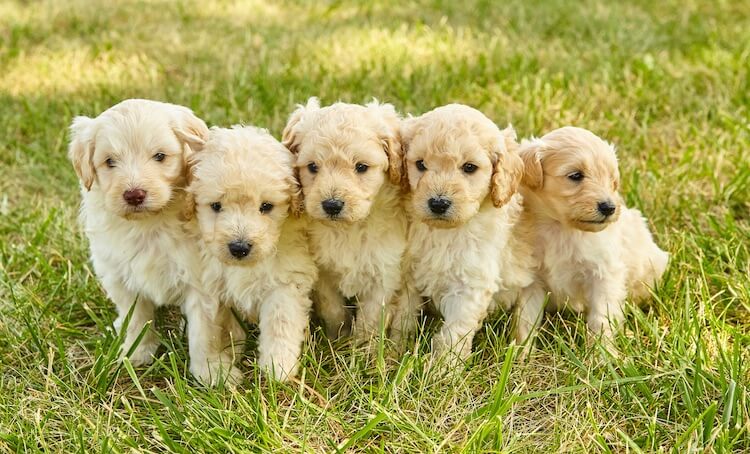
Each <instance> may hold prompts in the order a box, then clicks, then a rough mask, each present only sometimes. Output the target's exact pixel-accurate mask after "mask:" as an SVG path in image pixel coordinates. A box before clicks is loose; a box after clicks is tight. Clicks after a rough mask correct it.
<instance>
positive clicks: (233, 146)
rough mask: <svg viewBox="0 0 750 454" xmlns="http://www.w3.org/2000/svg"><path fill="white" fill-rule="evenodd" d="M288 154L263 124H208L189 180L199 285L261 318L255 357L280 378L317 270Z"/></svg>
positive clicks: (299, 336) (289, 368)
mask: <svg viewBox="0 0 750 454" xmlns="http://www.w3.org/2000/svg"><path fill="white" fill-rule="evenodd" d="M293 161H294V159H293V156H292V154H291V153H290V152H289V150H287V149H286V148H285V147H284V146H283V145H282V144H281V143H280V142H278V141H277V140H276V139H274V138H273V137H272V136H271V135H270V134H269V133H268V132H267V131H265V130H262V129H257V128H253V127H238V126H235V127H233V128H232V129H224V128H212V129H211V133H210V137H209V139H208V141H207V142H206V145H205V147H204V148H203V149H202V150H201V152H200V153H197V154H195V155H194V156H193V158H191V169H192V172H191V173H192V176H191V183H190V186H189V187H188V193H189V195H190V197H191V200H192V202H193V203H192V210H191V211H189V212H188V214H187V216H188V217H191V216H192V212H193V211H194V213H195V216H196V218H197V228H198V231H199V241H198V246H199V248H200V250H201V251H203V257H204V262H203V265H202V271H203V272H202V277H201V282H202V283H203V286H204V289H205V291H206V292H207V293H208V294H210V295H214V296H215V297H216V298H218V299H220V300H221V301H224V302H227V303H231V304H234V306H235V307H236V308H237V309H238V310H239V311H240V312H241V313H242V314H243V315H244V316H245V317H246V318H247V319H248V320H250V321H252V322H255V323H257V324H258V325H259V327H260V338H259V341H258V344H259V345H258V350H259V355H258V363H259V364H260V366H261V368H263V369H264V370H266V371H268V372H269V373H271V374H272V375H273V376H274V377H275V378H277V379H279V380H285V379H287V378H290V377H292V376H294V375H295V374H296V373H297V368H298V363H299V356H300V352H301V349H302V343H303V341H304V338H305V333H306V331H307V328H308V325H309V322H310V317H309V313H310V310H311V308H312V302H311V301H310V292H311V291H312V286H313V284H314V282H315V279H316V277H317V269H316V267H315V263H314V262H313V260H312V256H311V255H310V252H309V249H308V244H307V238H306V235H305V232H304V221H303V219H300V218H299V217H298V216H297V214H298V213H297V211H298V208H299V202H298V200H297V196H298V193H299V185H298V183H297V181H296V180H295V178H294V166H293ZM290 211H291V212H295V215H294V216H289V213H290Z"/></svg>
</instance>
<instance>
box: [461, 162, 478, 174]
mask: <svg viewBox="0 0 750 454" xmlns="http://www.w3.org/2000/svg"><path fill="white" fill-rule="evenodd" d="M461 168H462V169H463V170H464V172H466V173H474V172H476V171H477V169H478V167H477V166H476V164H472V163H470V162H467V163H466V164H464V165H463V166H462V167H461Z"/></svg>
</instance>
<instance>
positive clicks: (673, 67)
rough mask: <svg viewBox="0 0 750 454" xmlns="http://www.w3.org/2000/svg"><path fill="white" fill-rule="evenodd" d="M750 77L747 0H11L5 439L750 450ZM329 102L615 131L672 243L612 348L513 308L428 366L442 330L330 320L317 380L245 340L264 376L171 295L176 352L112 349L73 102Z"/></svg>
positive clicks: (0, 19) (4, 81)
mask: <svg viewBox="0 0 750 454" xmlns="http://www.w3.org/2000/svg"><path fill="white" fill-rule="evenodd" d="M749 72H750V3H749V2H747V1H709V0H683V1H672V0H670V1H663V2H659V1H634V2H609V1H603V0H602V1H595V0H585V1H583V2H566V1H563V0H544V1H538V2H524V1H521V0H511V1H507V2H490V1H466V2H461V1H456V2H451V1H443V0H436V1H427V0H424V1H420V2H417V3H414V4H406V3H405V2H401V1H387V0H379V1H377V2H374V3H371V2H366V1H359V2H352V3H349V2H343V1H334V2H325V3H317V2H316V3H312V2H282V3H277V2H271V1H268V2H264V1H237V2H224V1H222V2H208V1H194V2H193V1H180V2H171V1H117V2H113V1H104V0H96V1H93V0H91V1H89V0H80V1H78V0H76V1H53V0H41V1H31V2H27V1H23V2H20V1H19V2H13V1H7V0H6V1H2V2H0V451H3V452H5V451H7V452H12V451H36V450H42V451H52V452H74V451H76V452H88V451H92V452H93V451H115V452H120V451H131V450H138V451H153V452H162V451H220V452H225V451H233V452H240V451H245V452H257V451H309V452H321V451H337V450H339V451H343V452H355V451H356V452H359V451H366V452H378V451H386V452H406V451H412V452H437V451H449V452H459V451H462V452H480V451H493V452H497V451H503V452H586V453H588V452H679V453H684V452H732V451H734V452H750V390H748V385H749V384H750V366H749V365H748V361H750V240H749V238H750V151H749V150H750V79H749V78H748V73H749ZM313 95H315V96H319V97H320V98H321V99H322V101H323V102H325V103H327V102H333V101H336V100H339V99H340V100H344V101H349V102H357V103H359V102H365V101H368V100H370V99H371V98H372V97H376V98H378V99H380V100H383V101H387V102H391V103H393V104H394V105H395V106H396V107H397V108H398V109H399V110H400V111H401V112H404V113H414V114H419V113H422V112H425V111H427V110H429V109H431V108H433V107H434V106H437V105H441V104H445V103H449V102H462V103H466V104H470V105H472V106H475V107H477V108H478V109H480V110H482V111H483V112H485V113H486V114H487V115H488V116H489V117H490V118H493V119H494V120H495V121H496V122H498V123H499V124H501V125H504V124H506V123H508V122H512V123H513V125H514V126H515V127H516V129H517V131H518V133H519V135H520V136H521V137H524V136H530V135H541V134H543V133H544V132H546V131H549V130H550V129H552V128H556V127H559V126H562V125H566V124H575V125H579V126H583V127H586V128H588V129H591V130H593V131H594V132H596V133H598V134H599V135H602V136H604V137H606V138H608V139H609V140H611V141H613V142H614V143H616V144H617V146H618V150H619V157H620V165H621V171H622V175H623V178H622V187H623V194H624V196H625V197H626V199H627V201H628V204H629V205H631V206H636V207H638V208H640V209H641V210H643V211H644V212H645V213H646V214H647V215H648V217H649V220H650V223H651V226H652V229H653V231H654V233H655V237H656V239H657V242H658V243H659V244H660V245H661V246H662V247H663V248H664V249H666V250H668V251H669V252H670V253H671V254H672V258H671V263H670V266H669V269H668V270H667V273H666V276H665V280H664V282H663V283H662V285H660V286H659V287H658V288H656V289H654V298H653V301H652V302H651V303H650V304H649V305H648V306H647V307H645V308H642V309H639V308H629V309H628V311H627V316H628V319H627V323H626V326H625V330H624V333H623V335H622V336H621V337H619V338H618V339H617V342H616V345H617V348H618V350H619V351H620V355H619V357H613V356H610V355H609V354H607V353H606V352H605V351H604V350H603V349H602V348H601V347H597V346H593V347H588V346H587V343H586V342H585V324H584V323H582V321H581V320H578V319H577V318H576V317H572V316H569V315H562V316H553V317H548V320H547V321H546V322H545V324H544V325H543V327H542V332H541V334H540V338H539V339H538V341H537V348H536V349H535V351H534V352H533V353H532V354H531V355H530V356H529V357H528V358H526V359H524V360H523V361H522V360H520V359H519V358H518V357H517V352H516V351H514V349H513V348H511V347H509V342H510V339H511V336H510V334H509V332H510V320H509V317H508V315H507V314H499V315H498V316H497V317H496V318H494V319H493V320H492V322H491V323H488V324H486V325H485V327H484V328H483V330H482V332H481V333H480V335H479V337H478V339H477V340H476V342H475V351H476V352H477V353H476V354H475V356H474V357H473V358H472V359H471V361H470V362H469V363H468V364H467V365H466V368H465V370H463V371H460V372H459V373H456V374H452V375H451V374H440V373H438V372H436V370H435V369H431V368H430V364H429V356H428V355H427V353H428V345H429V327H428V328H427V329H425V330H424V331H423V333H422V335H421V336H420V337H419V339H417V341H416V342H415V344H414V346H413V348H412V349H411V353H410V354H407V355H406V356H404V357H402V358H399V360H398V361H394V360H393V359H392V358H390V357H389V356H388V355H387V353H385V352H387V349H384V348H378V347H379V346H375V348H373V349H372V350H371V351H370V352H367V351H363V350H361V349H358V348H355V347H352V346H351V345H347V344H346V343H340V344H338V345H334V346H331V345H330V344H329V343H328V341H327V340H326V339H325V338H324V337H323V336H322V335H321V334H320V333H318V332H314V333H313V334H312V336H311V338H310V339H309V342H308V343H307V344H306V346H305V349H304V357H303V366H304V367H303V371H302V373H301V376H300V378H299V380H298V381H296V382H293V383H289V384H279V383H274V382H269V380H267V379H266V378H265V377H264V376H263V375H262V374H260V373H259V371H258V370H257V369H256V368H255V366H254V360H253V356H254V353H253V350H252V347H253V345H251V346H250V348H249V349H248V352H247V355H246V357H245V359H244V361H243V363H242V368H243V370H244V371H245V373H246V376H247V380H246V382H245V383H243V384H242V385H241V386H240V387H239V388H238V389H235V390H230V389H206V388H204V387H201V386H200V385H198V384H197V383H196V382H195V381H194V380H192V379H191V378H190V376H189V374H188V372H187V365H186V362H187V357H186V351H187V347H186V341H185V338H184V336H183V333H182V330H181V323H180V321H179V317H178V316H177V315H176V314H175V313H174V311H171V312H170V311H164V312H163V313H161V314H160V320H159V321H160V322H162V325H163V328H162V329H161V334H162V336H163V344H164V347H163V348H162V349H161V350H160V353H161V356H160V358H159V359H158V360H157V361H156V362H155V363H154V364H153V365H152V366H150V367H148V368H144V369H136V370H134V369H133V368H132V367H130V366H129V364H123V363H121V362H118V361H117V360H116V352H117V348H118V344H117V338H116V336H114V335H113V334H112V333H111V332H110V331H108V329H107V327H108V326H109V324H110V323H111V322H112V320H113V319H114V308H113V307H112V306H111V305H110V303H109V302H108V301H107V298H106V297H105V295H104V293H103V291H102V289H101V287H100V286H99V285H98V283H97V281H96V279H95V278H94V276H93V273H92V269H91V265H90V264H89V263H88V261H87V244H86V241H85V238H84V237H83V235H82V233H81V231H80V229H79V228H78V225H77V221H76V215H77V206H78V201H79V194H78V183H77V180H76V177H75V174H74V172H73V169H72V167H71V165H70V164H69V162H68V161H67V158H66V147H67V141H68V133H67V127H68V125H69V124H70V121H71V119H72V117H73V116H74V115H78V114H86V115H97V114H98V113H100V112H101V111H102V110H104V109H106V108H107V107H109V106H111V105H113V104H115V103H117V102H119V101H120V100H122V99H125V98H130V97H145V98H153V99H159V100H166V101H169V102H174V103H178V104H184V105H187V106H189V107H191V108H192V109H193V110H195V112H196V113H197V114H198V115H199V116H200V117H202V118H203V119H204V120H206V122H207V123H209V124H216V125H230V124H236V123H246V124H255V125H261V126H264V127H267V128H269V129H270V130H271V131H272V132H273V133H274V134H276V135H277V136H278V135H279V134H280V133H281V130H282V128H283V126H284V123H285V121H286V118H287V116H288V114H289V113H290V112H291V110H292V109H293V108H294V106H295V104H296V103H299V102H303V101H304V100H306V99H307V98H308V97H309V96H313ZM251 344H252V343H251Z"/></svg>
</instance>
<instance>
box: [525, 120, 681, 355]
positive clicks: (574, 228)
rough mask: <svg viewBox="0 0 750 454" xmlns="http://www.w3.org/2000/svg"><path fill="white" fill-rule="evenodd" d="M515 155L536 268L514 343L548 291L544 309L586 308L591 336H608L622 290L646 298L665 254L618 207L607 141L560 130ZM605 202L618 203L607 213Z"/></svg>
mask: <svg viewBox="0 0 750 454" xmlns="http://www.w3.org/2000/svg"><path fill="white" fill-rule="evenodd" d="M520 153H521V156H522V158H523V160H524V162H525V163H526V175H525V177H524V182H523V185H522V188H521V191H522V193H523V195H524V201H525V205H526V210H525V213H524V222H525V223H527V225H528V226H529V228H530V229H531V231H532V235H533V244H535V248H534V256H535V258H536V260H538V262H539V263H540V269H539V272H538V275H537V278H536V281H535V283H534V285H532V286H530V287H529V288H528V289H527V290H526V296H527V297H526V298H524V299H522V301H521V303H520V304H519V312H518V320H517V332H516V337H517V340H519V341H523V340H525V339H526V338H527V337H528V336H529V335H530V334H531V333H532V331H533V330H534V328H535V327H536V326H537V324H538V323H539V322H540V320H541V317H542V313H543V309H544V308H543V306H544V299H545V294H546V293H547V292H549V293H550V306H549V308H550V309H561V308H563V307H564V306H567V307H570V308H571V309H573V310H574V311H576V312H584V313H586V319H587V324H588V327H589V329H590V331H591V332H592V333H594V334H597V335H603V336H604V337H610V336H611V335H612V333H613V332H614V330H615V328H616V327H617V325H619V324H620V323H621V322H622V320H623V304H624V301H625V299H626V296H627V295H628V293H629V294H630V295H631V297H633V298H634V299H643V298H645V297H647V296H648V295H649V290H648V287H649V286H653V285H654V284H655V283H656V282H657V281H658V280H659V279H660V277H661V275H662V274H663V272H664V270H665V268H666V266H667V262H668V258H669V256H668V254H667V253H666V252H664V251H662V250H661V249H659V247H658V246H657V245H656V244H655V243H654V241H653V238H652V236H651V233H650V232H649V230H648V226H647V224H646V220H645V219H644V218H643V216H642V215H641V213H640V212H639V211H638V210H635V209H630V208H626V207H624V206H623V204H622V200H621V198H620V195H619V194H618V193H617V188H618V186H619V173H618V169H617V158H616V156H615V150H614V147H613V146H612V145H610V144H608V143H606V142H604V141H603V140H601V139H600V138H598V137H596V136H595V135H594V134H592V133H591V132H589V131H586V130H584V129H580V128H574V127H565V128H560V129H557V130H555V131H552V132H550V133H549V134H547V135H545V136H544V137H542V138H541V139H534V140H530V141H524V142H523V143H522V145H521V151H520ZM575 172H580V173H582V175H583V178H582V179H581V180H580V181H573V180H571V179H570V178H569V176H570V175H572V174H574V173H575ZM603 200H609V201H611V202H612V203H614V204H615V205H616V212H615V213H614V214H613V215H611V216H610V217H608V218H605V217H604V216H603V215H602V214H601V213H599V212H597V208H596V206H597V203H599V202H601V201H603Z"/></svg>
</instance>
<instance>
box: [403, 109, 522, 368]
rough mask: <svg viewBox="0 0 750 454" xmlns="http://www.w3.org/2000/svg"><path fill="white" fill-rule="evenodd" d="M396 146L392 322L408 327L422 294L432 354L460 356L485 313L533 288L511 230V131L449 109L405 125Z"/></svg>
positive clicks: (514, 169)
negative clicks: (399, 184)
mask: <svg viewBox="0 0 750 454" xmlns="http://www.w3.org/2000/svg"><path fill="white" fill-rule="evenodd" d="M402 140H403V144H404V149H405V167H406V175H407V181H406V187H405V190H406V191H408V201H407V203H406V210H407V212H408V214H409V219H410V226H409V235H408V246H407V252H406V258H405V263H406V269H405V282H406V284H405V285H406V287H405V291H404V292H403V293H402V294H401V298H400V299H399V300H400V302H399V310H398V312H397V314H398V316H397V317H396V319H395V320H394V324H401V325H402V327H403V328H402V329H403V330H404V331H405V332H411V331H413V326H412V325H413V320H414V318H415V316H416V314H415V310H416V309H417V308H418V307H419V306H420V305H421V303H422V299H423V298H427V299H429V300H431V301H432V303H433V305H434V306H435V308H436V309H437V310H438V311H439V312H440V314H441V315H442V316H443V320H444V321H443V325H442V327H441V329H440V331H439V332H438V333H436V334H435V337H434V338H433V341H432V345H433V350H434V351H435V352H436V353H442V352H444V351H451V352H453V353H455V354H456V355H457V356H458V357H459V358H466V357H467V356H468V355H469V354H470V353H471V343H472V339H473V337H474V333H475V332H476V331H477V329H478V328H479V327H480V325H481V323H482V321H483V320H484V319H485V317H486V316H487V315H488V313H489V312H491V311H492V310H494V309H495V308H496V307H498V306H502V307H507V306H509V305H510V304H513V302H514V301H515V299H516V298H517V297H518V295H519V293H520V291H521V290H522V289H523V288H525V287H526V286H528V285H529V284H530V283H531V282H533V276H534V274H533V263H532V262H531V253H530V252H531V251H530V247H529V246H528V245H527V243H526V242H525V241H524V240H525V237H524V236H523V232H522V229H521V227H520V226H519V225H518V220H519V219H520V216H521V212H522V206H521V200H520V196H518V195H517V194H516V189H517V186H518V184H519V181H520V179H521V174H522V171H523V163H522V161H521V159H520V158H519V157H518V154H517V152H516V147H517V144H516V142H515V132H514V131H513V129H512V128H511V127H508V128H506V129H505V130H503V131H500V130H499V129H498V127H497V126H495V124H494V123H493V122H492V121H490V119H488V118H487V117H486V116H484V115H483V114H482V113H481V112H479V111H477V110H476V109H473V108H471V107H468V106H464V105H459V104H451V105H447V106H443V107H439V108H437V109H435V110H432V111H430V112H428V113H426V114H424V115H422V116H420V117H416V118H411V119H408V120H406V121H405V124H404V126H403V129H402Z"/></svg>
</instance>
